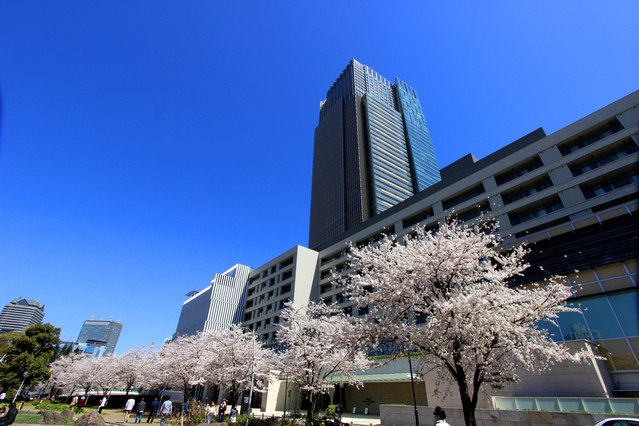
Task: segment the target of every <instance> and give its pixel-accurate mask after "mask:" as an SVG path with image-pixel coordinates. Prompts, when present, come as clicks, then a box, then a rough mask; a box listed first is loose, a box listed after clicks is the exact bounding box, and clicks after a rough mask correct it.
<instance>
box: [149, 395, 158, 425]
mask: <svg viewBox="0 0 639 426" xmlns="http://www.w3.org/2000/svg"><path fill="white" fill-rule="evenodd" d="M159 406H160V403H159V402H158V399H157V398H155V399H154V400H153V402H152V403H151V409H150V410H149V417H147V419H146V422H147V423H153V419H155V416H156V414H157V412H158V407H159Z"/></svg>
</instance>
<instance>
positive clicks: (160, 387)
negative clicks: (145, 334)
mask: <svg viewBox="0 0 639 426" xmlns="http://www.w3.org/2000/svg"><path fill="white" fill-rule="evenodd" d="M172 376H173V374H172V372H171V371H166V370H165V369H164V368H163V359H162V355H161V352H160V351H159V350H157V349H150V350H149V352H148V354H147V356H146V358H145V359H144V362H143V363H142V365H141V366H140V380H139V382H138V386H139V387H140V388H143V389H150V390H153V391H154V392H155V394H156V395H157V396H158V397H160V399H161V397H162V394H163V393H164V390H166V389H168V388H169V386H170V384H171V383H172V382H173V377H172Z"/></svg>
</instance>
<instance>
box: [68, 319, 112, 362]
mask: <svg viewBox="0 0 639 426" xmlns="http://www.w3.org/2000/svg"><path fill="white" fill-rule="evenodd" d="M121 332H122V324H120V323H119V322H114V321H102V320H100V321H94V320H92V319H91V320H87V321H85V322H84V325H83V326H82V329H81V330H80V335H79V336H78V347H79V349H80V350H81V351H82V352H84V353H87V354H90V355H92V356H96V357H99V356H104V355H109V354H112V353H113V351H114V350H115V345H116V344H117V343H118V338H119V337H120V333H121Z"/></svg>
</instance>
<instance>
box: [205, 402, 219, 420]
mask: <svg viewBox="0 0 639 426" xmlns="http://www.w3.org/2000/svg"><path fill="white" fill-rule="evenodd" d="M206 412H207V413H208V416H207V418H206V422H207V423H211V420H213V419H215V420H217V407H216V406H215V404H214V403H213V402H209V405H208V407H206Z"/></svg>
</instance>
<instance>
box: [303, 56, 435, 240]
mask: <svg viewBox="0 0 639 426" xmlns="http://www.w3.org/2000/svg"><path fill="white" fill-rule="evenodd" d="M440 179H441V177H440V175H439V167H438V164H437V159H436V157H435V151H434V149H433V145H432V142H431V139H430V134H429V132H428V127H427V126H426V120H425V119H424V113H423V111H422V107H421V104H420V102H419V97H418V96H417V92H415V90H414V89H413V88H411V87H410V86H408V85H407V84H406V83H404V82H403V81H401V80H400V79H398V78H395V83H391V82H390V81H388V80H387V79H385V78H384V77H382V76H381V75H379V74H378V73H377V72H375V71H374V70H372V69H371V68H370V67H368V66H366V65H363V64H360V63H359V62H357V61H356V60H354V59H353V60H351V61H350V62H349V63H348V65H347V66H346V68H345V69H344V71H342V73H341V74H340V76H339V77H338V78H337V80H335V82H334V83H333V85H332V86H331V88H330V89H329V90H328V93H327V94H326V99H325V100H324V101H322V102H321V103H320V122H319V125H318V126H317V127H316V128H315V148H314V152H313V184H312V193H311V220H310V230H309V247H310V248H314V247H317V246H318V245H320V244H322V243H323V242H325V241H328V240H329V239H331V238H334V237H337V236H338V235H340V234H342V233H344V232H346V231H348V230H350V229H352V228H353V227H355V226H356V225H358V224H360V223H362V222H364V221H366V220H368V219H369V218H371V217H372V216H375V215H377V214H379V213H381V212H383V211H385V210H387V209H388V208H390V207H392V206H394V205H396V204H398V203H400V202H401V201H403V200H405V199H407V198H409V197H410V196H412V195H413V194H416V193H417V192H420V191H422V190H424V189H426V188H428V187H429V186H431V185H433V184H435V183H437V182H439V181H440Z"/></svg>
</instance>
